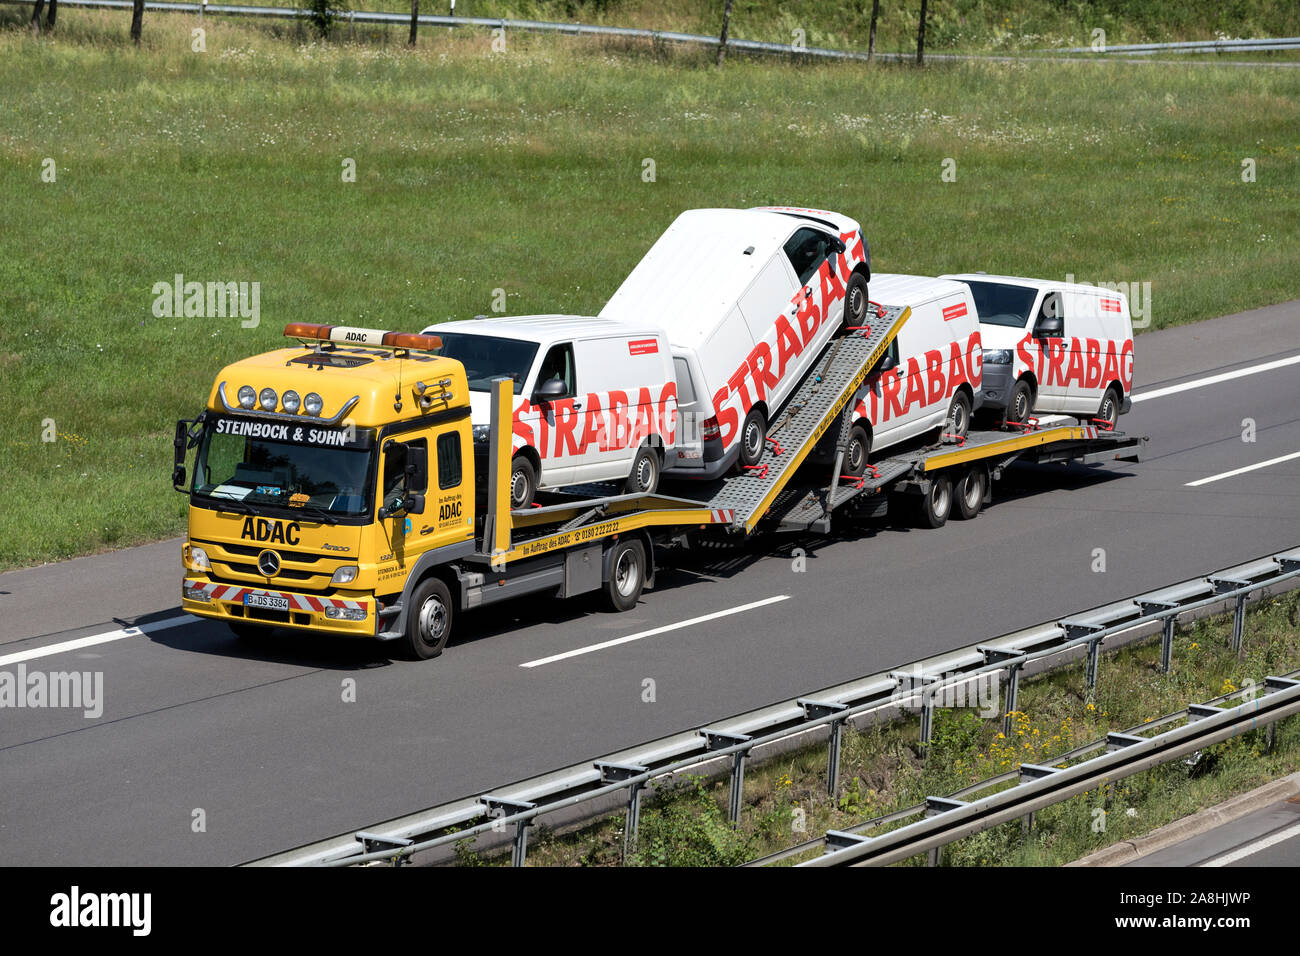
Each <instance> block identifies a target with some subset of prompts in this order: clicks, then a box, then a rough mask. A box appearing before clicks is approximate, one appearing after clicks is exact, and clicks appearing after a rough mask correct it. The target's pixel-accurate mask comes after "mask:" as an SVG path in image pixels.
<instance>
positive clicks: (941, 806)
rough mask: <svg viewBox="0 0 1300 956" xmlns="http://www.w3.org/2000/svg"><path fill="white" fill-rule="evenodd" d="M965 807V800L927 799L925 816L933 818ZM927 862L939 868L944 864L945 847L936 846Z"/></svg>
mask: <svg viewBox="0 0 1300 956" xmlns="http://www.w3.org/2000/svg"><path fill="white" fill-rule="evenodd" d="M964 806H966V801H965V800H954V799H953V798H952V797H926V798H925V815H926V816H927V817H933V816H937V815H938V814H940V813H947V812H948V811H949V810H956V809H958V808H959V807H964ZM925 862H926V865H927V866H938V865H939V864H940V863H942V862H943V847H942V846H936V847H934V848H933V849H931V850H930V852H929V855H928V856H927V857H926V861H925Z"/></svg>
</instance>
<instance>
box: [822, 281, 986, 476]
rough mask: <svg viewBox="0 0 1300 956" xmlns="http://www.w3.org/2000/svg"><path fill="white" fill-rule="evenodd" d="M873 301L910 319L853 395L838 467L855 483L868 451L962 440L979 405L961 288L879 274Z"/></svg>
mask: <svg viewBox="0 0 1300 956" xmlns="http://www.w3.org/2000/svg"><path fill="white" fill-rule="evenodd" d="M871 299H872V301H873V302H878V303H879V304H881V305H882V306H908V307H909V308H910V309H911V310H912V314H911V316H909V318H908V320H907V321H906V322H905V323H904V324H903V327H902V328H901V329H899V331H898V336H897V337H896V338H895V339H894V341H893V342H891V343H890V345H889V350H888V351H887V352H886V353H885V354H884V356H882V357H881V359H880V361H879V362H877V363H876V366H875V367H874V368H873V369H872V370H871V372H870V373H869V374H868V376H867V381H866V384H865V385H864V386H863V387H862V389H861V390H860V391H859V392H858V394H857V397H856V404H855V407H854V411H853V431H852V433H851V435H850V439H849V444H848V445H847V446H846V448H845V452H844V464H843V467H844V472H845V474H848V475H852V476H854V477H857V476H859V475H861V474H862V472H863V471H864V469H865V468H866V465H867V461H868V458H869V456H870V454H871V453H872V452H873V451H880V450H882V449H884V448H888V447H889V446H891V445H897V444H899V443H900V442H904V441H907V440H908V439H911V438H916V437H917V436H920V435H925V434H926V433H927V432H936V433H938V434H937V435H936V437H938V436H939V435H942V436H947V437H949V438H952V439H961V438H964V437H965V436H966V433H967V431H969V429H970V423H971V415H972V413H973V412H974V411H975V409H977V408H979V407H980V405H981V404H982V403H983V401H984V396H983V391H982V389H981V382H982V380H983V349H982V347H981V338H980V324H979V317H978V315H977V314H976V312H975V303H974V300H973V299H972V298H971V291H970V288H969V287H968V286H967V285H966V284H965V283H963V282H954V281H952V280H951V279H936V278H933V277H931V276H910V275H897V274H894V273H889V272H878V273H876V275H874V276H873V277H872V279H871ZM820 457H822V458H825V457H827V452H826V449H822V454H821V455H820Z"/></svg>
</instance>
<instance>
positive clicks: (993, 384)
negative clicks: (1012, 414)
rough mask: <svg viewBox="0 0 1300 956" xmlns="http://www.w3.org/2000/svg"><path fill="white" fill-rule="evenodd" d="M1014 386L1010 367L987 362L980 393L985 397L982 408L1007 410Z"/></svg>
mask: <svg viewBox="0 0 1300 956" xmlns="http://www.w3.org/2000/svg"><path fill="white" fill-rule="evenodd" d="M1013 384H1015V383H1014V381H1013V380H1012V378H1011V366H1010V365H990V364H988V363H987V362H986V363H985V364H984V372H983V378H982V380H981V382H980V393H981V394H982V395H983V396H984V402H983V404H982V407H983V408H1006V407H1007V402H1008V400H1010V398H1011V386H1012V385H1013Z"/></svg>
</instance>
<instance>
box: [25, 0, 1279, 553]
mask: <svg viewBox="0 0 1300 956" xmlns="http://www.w3.org/2000/svg"><path fill="white" fill-rule="evenodd" d="M14 12H15V11H13V10H9V11H8V13H10V14H12V13H14ZM18 13H19V16H17V17H15V16H9V17H8V20H7V21H6V22H8V23H9V24H11V26H10V27H9V28H7V29H3V30H0V88H3V89H4V90H5V91H6V94H5V96H4V98H3V100H2V101H0V196H3V202H0V407H3V409H4V415H3V417H2V418H0V495H2V496H3V501H4V506H3V510H2V511H0V568H10V567H18V566H25V565H30V564H33V563H38V562H41V561H46V560H52V559H58V558H66V557H69V556H72V555H77V554H83V553H87V552H91V551H94V550H96V549H101V548H107V547H115V546H122V545H126V544H130V543H136V542H141V541H146V540H151V539H157V538H159V537H162V536H166V535H170V534H176V533H179V532H180V531H181V530H182V529H183V527H184V500H183V498H182V497H181V496H180V495H178V494H175V493H174V492H172V491H171V489H170V483H169V480H168V475H169V472H170V434H171V429H172V424H173V422H174V421H175V419H177V418H179V417H182V416H190V415H193V414H194V413H195V412H197V411H198V410H199V409H200V408H201V407H202V405H203V402H204V401H205V399H206V395H207V393H208V390H209V388H210V387H211V381H212V377H213V376H214V375H215V373H216V372H217V370H218V369H219V368H220V367H221V365H222V364H224V363H226V362H229V361H232V360H234V359H237V358H239V357H241V356H244V355H247V354H250V353H253V352H258V351H262V350H265V349H268V348H271V347H275V346H277V345H278V344H279V343H280V342H281V341H282V339H281V338H280V331H281V330H282V327H283V325H284V323H285V322H288V321H296V320H308V321H326V322H333V323H348V322H351V323H359V324H365V325H375V326H380V327H390V328H398V329H415V328H420V327H422V326H424V325H425V324H427V323H430V322H437V321H442V320H445V319H450V318H462V317H468V316H472V315H474V314H476V313H483V312H488V311H490V309H491V304H492V298H493V290H494V289H497V288H503V289H505V290H506V292H507V296H508V297H507V302H508V309H509V311H510V312H512V313H527V312H534V311H572V312H593V311H595V310H598V309H599V308H600V306H601V305H602V303H603V302H604V301H605V299H606V298H607V297H608V296H609V295H610V294H611V293H612V292H613V291H614V289H615V288H616V287H617V285H618V283H619V281H620V279H621V278H622V277H623V276H624V275H626V274H627V272H628V270H629V269H630V268H631V267H632V266H633V265H634V264H635V263H636V261H637V260H638V259H639V258H640V256H641V255H642V254H643V253H644V251H645V250H646V249H647V248H648V247H649V245H650V244H651V242H652V241H653V240H654V239H655V237H656V236H658V234H659V233H660V232H661V231H662V230H663V229H664V228H665V227H666V226H667V225H668V223H670V222H671V221H672V219H673V218H674V217H675V216H676V215H677V214H678V213H679V212H680V211H681V210H683V209H685V208H689V207H693V206H705V205H725V206H733V205H734V206H744V205H754V204H759V203H772V202H779V203H806V204H810V205H816V206H824V207H829V208H833V209H840V210H843V211H844V212H846V213H849V214H851V215H854V216H856V217H858V218H859V219H861V220H862V221H863V223H864V224H865V228H866V232H867V235H868V237H869V240H870V242H871V245H872V250H873V253H874V266H875V268H876V269H877V270H892V271H906V272H918V273H929V274H937V273H940V272H946V271H966V270H973V269H986V270H989V271H994V272H1004V271H1005V272H1013V273H1026V274H1033V275H1042V276H1059V277H1064V276H1065V275H1066V274H1070V273H1072V274H1074V275H1075V276H1076V277H1079V278H1083V279H1090V280H1100V281H1150V282H1151V283H1152V289H1153V296H1154V322H1155V325H1157V326H1167V325H1173V324H1176V323H1180V322H1188V321H1192V320H1196V319H1202V318H1206V317H1209V316H1213V315H1219V314H1222V313H1225V312H1230V311H1235V310H1238V309H1244V308H1249V307H1252V306H1258V305H1263V304H1266V303H1271V302H1277V301H1282V300H1286V299H1289V298H1292V297H1294V295H1295V287H1294V280H1295V275H1296V255H1295V249H1296V243H1297V239H1300V220H1298V219H1297V217H1296V215H1295V209H1296V208H1297V201H1298V200H1300V144H1298V143H1297V138H1296V130H1297V129H1300V75H1297V73H1296V72H1295V71H1292V70H1259V71H1254V70H1249V71H1243V70H1231V69H1222V68H1216V67H1195V68H1188V69H1182V68H1178V67H1165V66H1161V67H1152V68H1140V69H1134V68H1131V67H1126V66H1124V65H1122V64H1104V63H1103V64H1081V65H1070V64H1053V65H1043V64H1034V65H998V64H979V65H973V64H972V65H961V66H952V67H948V66H944V67H939V68H932V69H927V70H925V71H921V72H918V71H916V70H914V69H912V68H910V67H896V66H888V65H877V66H874V67H871V68H865V67H863V66H860V65H859V66H833V65H812V66H800V65H795V64H789V63H784V62H773V61H770V60H764V61H757V60H734V61H728V63H727V64H726V65H725V66H724V68H723V69H722V70H721V71H718V70H715V69H713V68H712V67H711V66H709V65H707V62H706V59H705V58H703V57H702V56H699V55H695V54H691V53H689V52H686V53H682V52H678V53H671V52H665V51H662V50H659V51H654V50H650V49H649V48H634V49H632V50H623V49H619V48H614V47H608V46H604V45H601V44H595V43H586V42H575V41H570V40H563V39H555V38H534V37H526V36H512V37H511V38H510V39H509V48H508V52H507V53H506V54H503V55H493V54H492V53H491V52H490V51H489V48H488V43H489V38H488V37H487V36H486V35H482V34H469V33H467V34H456V35H448V34H447V33H446V32H445V31H444V32H438V35H436V36H428V37H427V38H426V39H425V41H422V45H421V47H420V48H419V50H418V51H417V52H414V53H411V52H408V51H407V50H406V48H405V47H404V46H403V45H401V44H398V43H394V44H392V45H388V46H385V45H383V44H382V43H381V42H380V41H375V42H365V43H356V44H353V43H337V44H335V43H330V44H320V43H315V42H306V43H293V42H286V40H285V39H283V38H279V39H277V38H276V37H275V36H272V35H271V34H270V32H269V31H268V29H267V28H266V27H264V26H256V25H247V24H232V23H221V22H217V21H215V20H213V19H209V21H208V33H207V52H206V53H203V54H197V53H192V52H190V33H189V29H190V26H191V24H190V22H189V20H188V18H182V17H172V18H163V17H153V18H151V20H150V23H149V28H148V29H146V31H145V42H144V45H143V46H142V48H141V49H139V50H135V49H132V47H131V45H130V43H129V41H128V40H127V39H126V37H125V32H126V24H125V22H124V21H123V18H122V17H120V16H117V15H116V14H107V13H103V14H101V13H94V12H89V11H63V12H61V14H60V20H59V27H58V29H57V31H56V33H55V34H54V36H53V38H50V37H43V38H41V39H40V40H33V39H32V38H31V37H30V36H29V35H28V34H27V33H26V31H25V30H24V29H23V28H22V27H21V26H20V25H18V26H15V25H13V24H15V23H19V21H21V11H18ZM65 14H67V15H66V16H65ZM282 32H287V28H286V30H285V31H282ZM432 32H435V31H431V33H432ZM1243 157H1253V158H1254V159H1255V160H1256V162H1257V167H1258V182H1256V183H1253V184H1244V183H1242V181H1241V179H1240V164H1241V161H1242V158H1243ZM46 158H49V159H52V160H53V161H54V162H55V164H56V169H57V181H56V182H54V183H43V182H42V181H41V170H42V163H43V161H44V160H45V159H46ZM344 158H352V159H354V160H355V161H356V164H357V182H356V183H354V184H345V183H343V182H341V177H340V172H341V163H342V161H343V160H344ZM647 158H649V159H653V160H654V162H655V164H656V172H657V177H656V181H655V182H652V183H647V182H643V181H642V170H643V160H645V159H647ZM947 158H951V159H954V160H955V161H956V164H957V181H956V182H954V183H944V182H942V181H941V179H940V173H941V169H942V165H941V164H942V163H943V161H944V160H945V159H947ZM177 272H180V273H183V274H184V275H185V276H186V277H187V278H189V279H197V280H200V281H208V280H222V281H225V280H240V281H257V282H259V283H260V284H261V319H262V321H261V326H260V327H259V328H256V329H251V330H245V329H242V328H241V327H240V325H239V323H238V321H237V320H231V319H157V318H154V317H153V315H152V313H151V305H152V302H153V295H152V293H151V289H152V287H153V285H154V283H156V282H159V281H164V282H167V281H170V280H171V277H172V276H173V274H175V273H177ZM1140 348H1141V347H1140V346H1139V349H1140ZM49 419H52V420H53V421H54V423H55V426H54V427H55V428H56V429H57V432H58V436H59V437H58V440H56V441H55V442H53V443H46V442H43V441H41V434H42V429H43V423H44V422H45V421H46V420H49Z"/></svg>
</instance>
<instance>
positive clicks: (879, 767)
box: [458, 591, 1300, 866]
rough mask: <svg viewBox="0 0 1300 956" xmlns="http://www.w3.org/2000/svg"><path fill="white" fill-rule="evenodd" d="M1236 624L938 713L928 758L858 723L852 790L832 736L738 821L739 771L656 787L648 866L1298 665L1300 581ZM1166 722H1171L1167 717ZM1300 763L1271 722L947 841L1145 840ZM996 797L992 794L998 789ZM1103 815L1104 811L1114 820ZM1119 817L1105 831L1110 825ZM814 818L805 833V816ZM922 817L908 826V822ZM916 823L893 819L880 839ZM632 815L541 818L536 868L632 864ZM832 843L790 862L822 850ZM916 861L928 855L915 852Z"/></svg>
mask: <svg viewBox="0 0 1300 956" xmlns="http://www.w3.org/2000/svg"><path fill="white" fill-rule="evenodd" d="M1230 630H1231V627H1230V619H1229V618H1228V617H1226V616H1221V617H1218V618H1214V619H1211V620H1204V621H1200V622H1197V623H1195V624H1193V625H1191V626H1189V627H1187V628H1184V629H1180V631H1179V633H1178V634H1177V636H1176V637H1175V642H1174V670H1173V673H1171V674H1168V675H1166V674H1163V673H1161V672H1160V670H1159V659H1160V644H1159V640H1158V639H1157V640H1154V641H1147V642H1145V643H1141V644H1136V645H1130V646H1129V647H1126V648H1123V649H1121V650H1119V651H1117V652H1115V653H1112V654H1107V655H1105V656H1103V657H1102V662H1101V672H1100V680H1099V683H1098V687H1097V690H1096V692H1095V693H1094V694H1092V695H1089V694H1088V693H1087V688H1086V685H1085V684H1084V677H1083V668H1082V665H1081V664H1074V665H1070V666H1068V667H1064V668H1062V669H1060V670H1058V671H1054V672H1052V673H1050V674H1048V675H1044V676H1042V677H1039V678H1035V679H1032V680H1028V681H1022V683H1021V688H1020V700H1019V707H1020V710H1019V711H1018V712H1017V714H1016V715H1015V717H1016V719H1015V721H1014V725H1013V729H1012V732H1011V734H1010V737H1009V738H1007V737H1003V736H1002V730H1001V720H1000V719H995V720H984V719H980V718H979V717H977V716H976V713H975V712H974V711H970V710H949V711H945V710H940V711H937V712H936V722H935V732H934V737H933V744H932V751H931V755H930V757H929V759H928V760H927V759H924V758H922V757H920V756H918V748H917V740H918V730H917V722H916V720H914V719H912V720H904V721H896V722H893V723H888V724H879V725H874V726H872V727H870V728H867V729H865V730H863V731H854V730H852V729H851V728H850V729H846V731H845V738H844V745H843V748H844V749H843V751H842V757H841V771H840V773H841V776H840V780H841V788H840V793H839V794H838V795H837V796H836V797H835V798H831V797H829V796H828V795H827V794H826V788H825V772H826V747H825V744H821V745H815V746H811V747H807V748H803V749H800V750H799V751H797V752H795V753H793V754H789V755H785V756H781V757H774V758H772V759H770V760H765V761H762V762H758V763H756V762H754V761H751V762H750V764H749V765H748V766H747V768H746V771H745V798H746V800H745V806H744V808H743V810H742V814H741V825H740V827H739V828H736V829H732V827H731V826H730V824H729V823H728V821H727V816H726V812H727V811H726V807H727V782H726V780H725V779H722V780H703V779H698V778H696V779H689V780H685V781H679V782H677V783H675V784H674V785H673V786H671V787H665V788H663V789H661V790H659V791H657V792H654V793H652V794H649V795H648V796H647V798H646V800H645V804H644V809H643V810H642V818H641V828H640V831H639V847H638V850H639V853H638V855H637V856H636V857H635V858H634V859H633V860H632V863H633V864H634V865H651V866H654V865H667V866H728V865H737V864H739V863H742V862H746V861H748V860H752V859H756V858H758V857H760V856H763V855H766V854H768V853H772V852H775V851H777V850H783V849H786V848H788V847H793V846H796V845H798V844H800V843H802V842H805V841H807V840H810V839H816V838H817V837H819V836H820V835H821V834H823V833H825V832H826V830H827V829H844V828H846V827H849V826H852V825H854V824H856V823H860V822H863V821H865V820H869V819H874V818H876V817H880V816H885V815H887V814H889V813H893V812H895V811H897V810H902V809H906V808H909V807H913V806H916V805H918V804H921V803H923V802H924V801H925V798H926V797H927V796H930V795H946V794H951V793H955V792H956V791H958V790H960V789H962V788H964V787H967V786H970V785H971V784H974V783H978V782H980V781H982V780H985V779H988V778H990V777H993V776H996V775H998V774H1001V773H1006V772H1009V771H1014V770H1015V769H1016V768H1017V767H1018V766H1019V765H1020V764H1021V763H1038V764H1047V765H1053V764H1056V763H1058V762H1059V760H1058V759H1057V758H1058V757H1059V755H1060V754H1062V753H1065V752H1067V751H1069V750H1071V749H1073V748H1075V747H1078V746H1081V745H1083V744H1087V743H1091V742H1092V741H1095V740H1098V739H1100V738H1102V737H1104V736H1105V735H1106V733H1107V732H1109V731H1116V730H1128V729H1129V728H1131V727H1135V726H1137V725H1139V724H1142V723H1144V722H1147V721H1151V720H1154V719H1156V718H1157V717H1161V716H1164V715H1165V714H1169V713H1174V712H1176V711H1178V710H1181V709H1182V708H1184V707H1186V706H1187V704H1189V703H1199V702H1202V701H1206V700H1210V699H1212V698H1214V697H1217V696H1219V695H1222V694H1225V693H1229V692H1231V691H1234V690H1237V689H1238V688H1240V687H1243V686H1245V685H1244V683H1243V682H1244V681H1246V680H1253V681H1254V682H1255V683H1256V684H1262V683H1263V680H1264V678H1265V677H1266V676H1269V675H1275V674H1281V673H1287V672H1289V671H1292V670H1294V669H1295V668H1296V666H1297V665H1298V664H1300V592H1294V591H1293V592H1291V593H1290V594H1289V595H1286V596H1283V597H1280V598H1272V599H1267V600H1265V601H1264V602H1262V603H1261V604H1259V605H1257V606H1256V607H1254V608H1252V609H1251V611H1250V613H1249V615H1248V619H1247V629H1246V639H1245V644H1244V650H1245V653H1244V655H1243V656H1242V657H1241V658H1238V657H1237V655H1235V654H1234V653H1233V652H1232V651H1231V650H1230V649H1229V648H1228V647H1227V645H1226V641H1227V637H1228V634H1229V632H1230ZM1166 729H1167V728H1166ZM1297 769H1300V721H1298V720H1295V719H1291V720H1288V721H1285V722H1284V723H1282V724H1281V725H1280V727H1279V729H1278V736H1277V742H1276V746H1275V747H1274V749H1272V750H1268V749H1266V745H1265V732H1264V731H1263V730H1260V731H1252V732H1250V733H1247V734H1245V735H1243V736H1241V737H1236V738H1232V739H1231V740H1228V741H1226V742H1225V743H1223V744H1219V745H1217V746H1215V747H1211V748H1208V749H1206V750H1205V751H1203V752H1202V753H1201V755H1200V757H1199V759H1196V760H1193V761H1190V763H1189V762H1187V761H1182V760H1179V761H1174V762H1171V763H1169V764H1167V765H1164V766H1162V767H1158V768H1155V769H1153V770H1150V771H1146V772H1143V773H1140V774H1136V775H1134V776H1132V777H1129V778H1126V779H1124V780H1120V781H1116V783H1115V788H1114V791H1113V792H1112V793H1111V794H1110V795H1109V798H1108V796H1107V794H1106V792H1105V791H1104V789H1103V790H1094V791H1089V792H1088V793H1084V794H1081V795H1079V796H1077V797H1074V798H1071V799H1069V800H1067V801H1064V802H1062V803H1059V804H1055V805H1053V806H1051V807H1047V808H1045V809H1044V810H1042V811H1039V812H1038V813H1037V814H1036V816H1035V828H1034V830H1033V832H1032V835H1031V836H1030V837H1029V838H1028V839H1026V838H1025V837H1024V836H1023V835H1022V832H1021V828H1020V823H1019V822H1016V823H1013V824H1008V825H1004V826H1000V827H996V828H994V829H991V830H986V831H984V832H983V833H979V834H976V835H974V836H972V837H968V838H966V839H965V840H962V841H959V842H958V843H955V844H952V845H951V846H949V847H947V848H946V849H945V850H944V863H945V865H950V866H1059V865H1061V864H1063V863H1068V862H1069V861H1071V860H1075V859H1078V858H1080V857H1082V856H1085V855H1087V854H1088V853H1091V852H1093V851H1095V850H1098V849H1101V848H1102V847H1105V846H1109V845H1111V844H1113V843H1118V842H1120V841H1122V840H1130V839H1134V838H1135V837H1138V836H1142V835H1144V834H1146V833H1149V832H1150V831H1152V830H1154V829H1156V828H1157V827H1160V826H1163V825H1164V824H1166V823H1170V822H1172V821H1174V820H1177V819H1179V818H1181V817H1184V816H1187V815H1188V814H1191V813H1194V812H1196V811H1197V810H1199V809H1201V808H1203V807H1207V806H1213V805H1215V804H1218V803H1221V802H1223V801H1224V800H1226V799H1228V798H1229V797H1232V796H1235V795H1236V794H1239V793H1244V792H1247V791H1249V790H1252V789H1254V788H1255V787H1258V786H1261V785H1262V784H1264V783H1266V782H1268V781H1269V780H1271V779H1275V778H1277V777H1281V776H1285V775H1286V774H1288V773H1292V772H1294V771H1296V770H1297ZM989 792H991V791H989ZM1097 811H1101V814H1100V815H1099V814H1098V813H1097ZM1099 819H1100V820H1103V821H1104V827H1102V828H1100V829H1099V828H1097V827H1096V826H1094V824H1095V822H1096V821H1098V820H1099ZM796 820H798V821H799V822H800V824H801V826H802V827H803V830H802V832H798V831H796V829H795V827H794V822H795V821H796ZM904 822H908V821H904ZM898 825H901V824H893V825H885V826H882V828H881V829H879V830H875V831H873V833H876V834H879V833H881V832H885V831H887V830H889V829H892V828H893V827H894V826H898ZM622 827H623V819H622V817H621V816H619V817H614V818H610V819H605V820H601V821H598V822H595V823H592V824H588V825H586V826H583V827H581V828H578V829H576V830H573V831H571V832H566V833H556V832H555V831H553V830H550V829H547V828H545V827H539V828H538V833H537V834H536V835H535V836H534V837H530V840H529V850H528V861H529V864H530V865H532V866H617V865H619V864H620V863H621V846H622ZM820 852H821V850H820V846H819V847H818V848H817V849H815V850H811V851H807V852H806V853H805V855H804V856H802V857H798V858H796V859H794V860H787V861H783V862H784V863H785V864H786V865H788V864H790V863H793V862H797V860H799V859H806V858H807V857H808V856H816V855H819V854H820ZM458 858H459V862H461V863H462V864H475V863H482V862H490V863H493V864H501V863H506V862H508V860H509V856H508V854H507V855H506V856H505V857H504V858H503V857H502V856H501V855H500V854H498V853H493V854H490V855H487V856H486V858H485V856H484V855H481V854H479V853H476V852H475V851H474V847H473V844H472V841H464V842H463V843H462V844H461V845H460V846H459V847H458ZM907 863H908V865H924V860H923V859H921V858H916V859H913V860H909V861H907Z"/></svg>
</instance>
